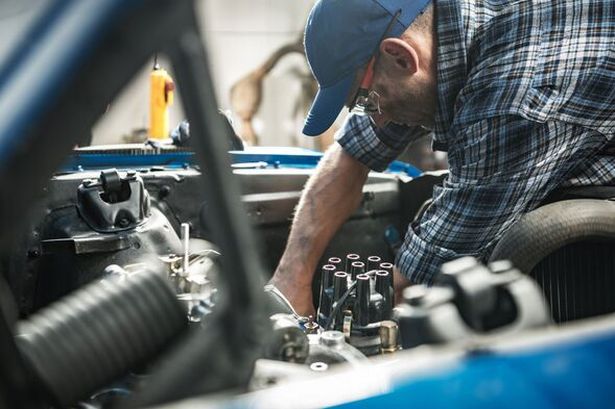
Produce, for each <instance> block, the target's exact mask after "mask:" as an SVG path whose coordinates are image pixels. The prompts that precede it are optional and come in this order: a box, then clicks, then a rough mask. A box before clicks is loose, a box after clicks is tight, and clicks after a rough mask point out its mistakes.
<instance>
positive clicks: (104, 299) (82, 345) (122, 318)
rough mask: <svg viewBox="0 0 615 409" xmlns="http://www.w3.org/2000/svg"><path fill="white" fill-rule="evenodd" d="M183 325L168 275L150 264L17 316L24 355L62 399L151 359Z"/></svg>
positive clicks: (78, 394)
mask: <svg viewBox="0 0 615 409" xmlns="http://www.w3.org/2000/svg"><path fill="white" fill-rule="evenodd" d="M186 327H187V320H186V317H185V311H184V309H183V308H182V306H181V304H180V303H179V302H178V301H177V299H176V296H175V294H174V292H173V290H172V289H171V288H170V286H169V285H168V283H167V281H166V279H165V278H164V277H162V276H161V275H159V274H156V273H153V272H142V273H138V274H133V275H131V276H126V277H113V278H110V279H105V280H104V281H101V282H96V283H93V284H90V285H88V286H86V287H84V288H82V289H79V290H77V291H75V292H74V293H72V294H70V295H68V296H67V297H65V298H64V299H62V300H60V301H58V302H56V303H54V304H52V305H50V306H49V307H47V308H45V309H43V310H42V311H40V312H39V313H37V314H35V315H33V316H32V317H31V318H30V319H28V320H27V321H23V322H20V323H19V325H18V329H17V334H18V335H17V336H16V341H17V345H18V347H19V349H20V350H21V352H22V354H23V356H24V357H25V358H26V360H27V361H28V362H29V363H30V365H31V366H32V367H33V368H34V371H35V372H36V374H37V375H38V377H40V379H41V380H42V383H43V385H44V386H45V388H46V389H47V392H48V393H49V394H50V395H51V396H52V398H53V399H54V400H55V401H56V402H55V403H56V404H58V405H60V406H66V405H69V404H72V403H75V402H77V401H78V400H80V399H83V398H86V397H88V396H89V395H90V394H91V393H92V392H94V391H95V390H96V389H97V388H100V387H101V386H103V385H106V384H108V383H110V382H111V381H113V380H116V379H117V378H118V377H120V376H121V375H123V374H126V373H127V372H128V371H129V370H131V369H134V368H136V367H138V366H139V365H141V364H143V363H145V362H147V361H149V360H151V359H152V358H153V357H155V356H157V355H158V354H159V353H160V351H161V350H162V349H163V348H164V347H165V346H167V345H169V344H170V343H171V342H172V341H173V340H174V339H175V338H176V337H177V336H178V335H179V334H181V333H182V332H183V330H184V329H185V328H186Z"/></svg>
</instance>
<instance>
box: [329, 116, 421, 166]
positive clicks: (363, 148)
mask: <svg viewBox="0 0 615 409" xmlns="http://www.w3.org/2000/svg"><path fill="white" fill-rule="evenodd" d="M427 133H429V131H427V130H425V129H423V128H420V127H408V126H403V125H396V124H389V125H387V126H385V127H383V128H378V127H376V126H375V125H374V124H373V123H372V121H371V120H370V119H369V117H367V116H361V115H355V114H351V115H349V116H348V117H347V118H346V121H345V122H344V125H343V126H342V128H341V129H340V130H339V131H338V133H337V134H336V140H337V142H338V143H339V144H340V145H341V146H342V148H343V149H344V151H346V152H347V153H348V154H349V155H350V156H352V157H353V158H355V159H357V160H358V161H359V162H361V163H363V164H364V165H365V166H367V167H368V168H370V169H372V170H375V171H379V172H380V171H383V170H384V169H386V168H387V167H388V166H389V164H390V163H391V162H392V161H393V160H395V158H397V157H398V156H399V155H400V154H401V153H402V152H403V151H404V149H405V148H406V146H408V144H410V143H412V142H413V141H415V140H417V139H418V138H420V137H421V136H424V135H426V134H427Z"/></svg>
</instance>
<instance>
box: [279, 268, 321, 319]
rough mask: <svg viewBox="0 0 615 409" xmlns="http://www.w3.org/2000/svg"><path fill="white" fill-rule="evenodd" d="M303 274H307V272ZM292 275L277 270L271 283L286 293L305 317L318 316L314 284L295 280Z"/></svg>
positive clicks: (295, 308) (298, 311) (292, 303)
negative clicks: (314, 297)
mask: <svg viewBox="0 0 615 409" xmlns="http://www.w3.org/2000/svg"><path fill="white" fill-rule="evenodd" d="M278 271H279V270H278ZM303 275H304V276H306V275H307V274H303ZM292 277H293V276H292V275H290V274H284V273H278V272H277V271H276V274H275V275H274V276H273V278H272V279H271V281H270V284H273V285H274V286H275V287H276V288H277V289H278V290H280V292H281V293H282V294H284V296H285V297H286V299H287V300H288V301H289V302H290V304H291V305H292V307H293V309H294V310H295V312H296V313H297V314H299V315H302V316H304V317H307V316H310V315H312V316H316V309H315V308H314V304H312V285H311V284H308V285H305V284H300V283H298V282H297V281H296V280H293V279H292Z"/></svg>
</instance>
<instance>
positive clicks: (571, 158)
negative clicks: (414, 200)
mask: <svg viewBox="0 0 615 409" xmlns="http://www.w3.org/2000/svg"><path fill="white" fill-rule="evenodd" d="M455 139H456V145H455V148H454V149H452V150H451V151H450V152H449V164H450V168H451V169H450V175H449V177H448V179H447V180H445V181H444V183H443V185H442V186H436V187H435V188H434V192H433V197H432V199H433V202H432V204H431V206H430V207H429V208H428V209H427V211H426V212H425V213H424V215H423V216H422V217H421V218H420V220H417V221H416V222H414V223H412V224H411V225H410V226H409V228H408V232H407V234H406V236H405V240H404V244H403V245H402V247H401V249H400V251H399V252H398V254H397V258H396V264H397V266H398V267H399V268H400V271H401V272H402V274H404V275H405V276H406V277H408V278H409V279H410V280H411V281H413V282H415V283H426V284H430V283H431V282H432V280H433V278H434V277H435V275H436V274H437V273H438V271H439V269H440V266H441V265H442V263H444V262H446V261H449V260H451V259H454V258H457V257H460V256H465V255H471V256H475V257H478V258H480V259H483V260H485V259H486V258H488V257H489V255H490V254H491V251H492V250H493V248H494V246H495V244H496V243H497V241H498V240H499V239H500V238H501V237H502V235H503V234H504V233H505V232H506V230H508V228H509V227H510V226H511V225H512V224H513V223H514V222H515V221H516V220H518V219H519V217H521V215H523V214H524V213H526V212H528V211H530V210H532V209H534V208H535V207H536V206H538V205H539V203H540V202H541V201H543V200H544V198H545V197H546V195H547V194H548V193H549V192H551V191H552V190H553V189H554V188H556V187H558V186H559V185H560V184H561V183H562V182H564V181H566V180H567V178H570V177H571V175H573V174H574V172H575V167H577V166H578V165H579V164H581V163H587V161H588V160H592V158H593V157H595V155H596V153H597V152H598V150H599V149H600V147H601V146H604V144H605V143H606V138H605V137H604V136H603V135H602V134H600V133H598V132H596V131H593V130H589V129H586V128H583V127H579V126H576V125H571V124H567V123H563V122H556V121H550V122H546V123H537V122H531V121H528V120H525V119H523V118H520V117H497V118H489V119H485V120H482V121H479V122H476V123H474V124H470V125H469V126H467V127H464V129H463V130H462V131H459V132H457V134H456V135H455Z"/></svg>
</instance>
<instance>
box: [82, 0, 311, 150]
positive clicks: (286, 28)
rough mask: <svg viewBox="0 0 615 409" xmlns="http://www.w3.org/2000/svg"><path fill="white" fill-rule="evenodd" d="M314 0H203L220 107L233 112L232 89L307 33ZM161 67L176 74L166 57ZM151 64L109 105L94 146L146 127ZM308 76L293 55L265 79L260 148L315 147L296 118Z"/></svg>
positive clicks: (177, 112)
mask: <svg viewBox="0 0 615 409" xmlns="http://www.w3.org/2000/svg"><path fill="white" fill-rule="evenodd" d="M312 4H313V1H312V0H292V1H291V0H232V1H229V0H200V1H199V2H198V8H197V15H198V18H199V20H200V22H201V28H202V32H203V37H204V41H205V43H206V45H207V47H208V52H209V55H210V61H211V64H212V67H211V68H212V74H213V78H214V85H215V89H216V97H217V101H218V105H219V106H220V108H221V109H223V110H228V109H229V108H230V104H229V90H230V87H231V85H232V84H233V83H234V82H235V81H237V80H238V79H239V78H241V77H242V76H244V75H245V74H247V73H248V72H249V71H250V70H252V69H254V68H256V67H257V66H258V65H260V64H262V63H263V61H265V59H266V58H267V57H268V56H269V55H270V54H271V53H272V52H273V51H274V50H276V49H277V48H279V47H280V46H282V45H284V44H286V43H289V42H292V41H294V40H296V39H297V38H298V37H299V36H301V35H302V33H303V26H304V22H305V20H306V18H307V15H308V13H309V10H310V9H311V7H312ZM159 61H160V64H161V65H162V67H163V68H165V69H167V70H168V71H169V72H170V74H171V75H173V72H172V69H171V66H170V64H168V63H167V62H166V60H165V59H164V57H160V58H159ZM151 66H152V62H150V63H148V64H147V65H146V66H145V67H143V70H142V71H141V72H140V73H139V74H138V75H136V76H135V79H134V81H133V82H132V83H131V84H130V85H129V86H128V87H127V88H126V89H125V90H124V92H123V93H122V94H121V95H120V96H119V97H118V98H117V99H116V101H115V102H114V103H113V104H112V105H111V107H110V108H109V111H108V112H107V113H106V114H105V115H104V116H103V117H102V118H101V119H100V121H99V122H98V123H97V125H96V126H95V128H94V129H93V130H92V132H93V143H94V144H102V143H116V142H121V138H122V136H123V135H128V134H130V133H132V132H133V131H134V130H138V129H144V128H147V124H148V98H149V88H148V86H149V82H148V78H149V77H148V76H149V72H150V70H151ZM298 73H299V74H302V75H304V76H305V75H309V70H308V68H307V65H306V64H305V62H304V58H303V57H301V56H299V55H298V54H294V55H289V56H287V57H285V58H284V59H283V60H281V61H280V64H279V65H278V66H276V68H275V69H274V70H273V71H272V72H271V74H270V75H269V76H268V77H267V78H266V80H265V82H264V88H263V92H264V95H263V104H262V106H261V109H260V111H259V113H258V116H257V117H256V118H255V121H254V126H255V129H256V131H257V133H258V134H259V136H260V137H261V145H299V146H308V147H311V146H312V144H313V142H312V141H311V140H310V139H308V138H307V137H305V136H302V135H301V134H300V129H301V121H302V120H303V114H301V115H299V116H300V119H298V116H297V115H294V114H293V111H294V110H295V105H296V103H297V100H298V98H299V97H300V94H301V82H300V81H298V80H297V75H298ZM175 102H176V103H175V105H174V106H173V107H172V110H171V124H172V126H173V124H176V123H177V122H179V121H180V120H181V119H183V118H184V114H183V109H182V107H181V90H178V92H177V93H176V99H175Z"/></svg>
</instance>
